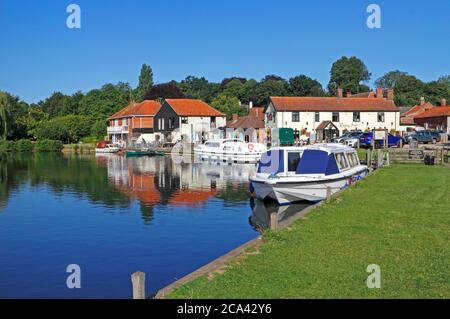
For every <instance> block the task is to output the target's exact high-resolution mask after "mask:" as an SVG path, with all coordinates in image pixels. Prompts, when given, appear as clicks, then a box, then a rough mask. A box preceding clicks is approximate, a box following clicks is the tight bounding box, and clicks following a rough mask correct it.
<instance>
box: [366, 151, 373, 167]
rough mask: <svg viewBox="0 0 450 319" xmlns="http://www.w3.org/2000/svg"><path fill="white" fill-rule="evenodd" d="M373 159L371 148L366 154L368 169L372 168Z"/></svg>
mask: <svg viewBox="0 0 450 319" xmlns="http://www.w3.org/2000/svg"><path fill="white" fill-rule="evenodd" d="M371 160H372V159H371V157H370V148H368V149H367V152H366V165H367V167H372V161H371Z"/></svg>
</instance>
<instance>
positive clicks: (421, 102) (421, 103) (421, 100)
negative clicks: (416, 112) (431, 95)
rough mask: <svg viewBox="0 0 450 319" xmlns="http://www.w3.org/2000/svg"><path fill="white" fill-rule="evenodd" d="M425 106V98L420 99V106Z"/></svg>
mask: <svg viewBox="0 0 450 319" xmlns="http://www.w3.org/2000/svg"><path fill="white" fill-rule="evenodd" d="M424 105H425V98H424V97H423V96H422V97H421V98H420V106H424Z"/></svg>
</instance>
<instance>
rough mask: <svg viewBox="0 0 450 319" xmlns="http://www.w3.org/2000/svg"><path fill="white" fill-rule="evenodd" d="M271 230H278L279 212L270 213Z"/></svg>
mask: <svg viewBox="0 0 450 319" xmlns="http://www.w3.org/2000/svg"><path fill="white" fill-rule="evenodd" d="M270 230H273V231H276V230H278V214H277V213H272V214H270Z"/></svg>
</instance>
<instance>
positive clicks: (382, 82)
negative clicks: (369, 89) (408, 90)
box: [375, 70, 408, 89]
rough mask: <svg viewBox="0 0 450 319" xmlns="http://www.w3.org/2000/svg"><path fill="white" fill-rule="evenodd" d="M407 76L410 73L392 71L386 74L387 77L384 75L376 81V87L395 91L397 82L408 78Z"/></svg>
mask: <svg viewBox="0 0 450 319" xmlns="http://www.w3.org/2000/svg"><path fill="white" fill-rule="evenodd" d="M407 75H408V73H406V72H402V71H399V70H395V71H390V72H388V73H386V74H385V75H383V76H382V77H380V78H378V79H377V80H376V81H375V85H376V86H377V87H381V88H383V89H393V88H395V85H396V84H397V81H398V80H399V79H400V78H402V77H404V76H407Z"/></svg>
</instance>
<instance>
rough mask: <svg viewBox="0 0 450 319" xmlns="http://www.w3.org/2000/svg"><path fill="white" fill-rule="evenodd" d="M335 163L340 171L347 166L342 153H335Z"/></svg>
mask: <svg viewBox="0 0 450 319" xmlns="http://www.w3.org/2000/svg"><path fill="white" fill-rule="evenodd" d="M336 163H337V164H338V166H339V169H340V170H341V171H342V170H345V169H347V168H348V163H347V159H346V158H345V155H344V153H336Z"/></svg>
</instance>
